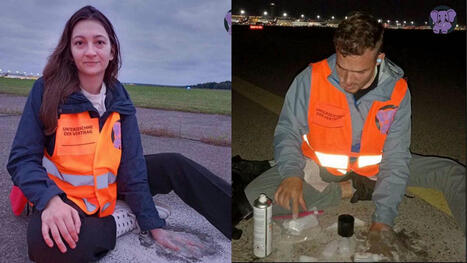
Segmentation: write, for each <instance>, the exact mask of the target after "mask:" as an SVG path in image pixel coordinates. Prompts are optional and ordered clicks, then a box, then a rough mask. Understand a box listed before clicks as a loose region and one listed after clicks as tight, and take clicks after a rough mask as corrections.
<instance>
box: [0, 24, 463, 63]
mask: <svg viewBox="0 0 467 263" xmlns="http://www.w3.org/2000/svg"><path fill="white" fill-rule="evenodd" d="M456 27H459V25H456ZM0 71H2V70H1V69H0Z"/></svg>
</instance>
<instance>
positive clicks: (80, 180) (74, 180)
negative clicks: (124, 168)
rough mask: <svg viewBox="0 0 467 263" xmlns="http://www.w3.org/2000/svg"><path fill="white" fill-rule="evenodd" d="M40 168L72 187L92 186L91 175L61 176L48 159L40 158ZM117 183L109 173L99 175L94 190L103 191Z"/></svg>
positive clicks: (92, 179) (115, 178) (114, 177)
mask: <svg viewBox="0 0 467 263" xmlns="http://www.w3.org/2000/svg"><path fill="white" fill-rule="evenodd" d="M42 166H44V168H45V170H47V173H49V174H51V175H53V176H55V177H58V178H60V179H61V180H62V181H64V182H67V183H69V184H71V185H73V186H83V185H88V186H94V176H93V175H75V174H62V173H60V172H59V171H58V169H57V166H55V164H54V163H53V162H52V161H50V160H49V158H47V157H45V156H44V158H42ZM115 181H117V176H115V175H114V174H113V173H111V172H107V173H105V174H101V175H98V176H96V183H97V185H96V188H97V189H103V188H106V187H108V186H109V184H113V183H115Z"/></svg>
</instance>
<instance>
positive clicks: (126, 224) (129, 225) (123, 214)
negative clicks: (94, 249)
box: [112, 200, 170, 237]
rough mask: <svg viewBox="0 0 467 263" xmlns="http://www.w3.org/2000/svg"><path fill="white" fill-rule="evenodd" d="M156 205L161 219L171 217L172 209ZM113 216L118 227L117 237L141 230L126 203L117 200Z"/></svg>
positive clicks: (157, 203) (160, 204)
mask: <svg viewBox="0 0 467 263" xmlns="http://www.w3.org/2000/svg"><path fill="white" fill-rule="evenodd" d="M155 203H156V209H157V211H158V212H159V217H160V218H161V219H167V218H168V217H169V216H170V208H169V207H168V206H167V205H165V204H162V203H160V202H155ZM112 216H113V217H114V219H115V224H116V226H117V237H119V236H122V235H124V234H126V233H128V232H130V231H132V230H134V229H138V230H139V226H138V222H137V221H136V216H135V214H133V212H132V211H131V209H130V207H129V206H128V204H127V203H126V202H125V201H122V200H117V202H116V204H115V210H114V212H113V214H112ZM138 232H139V231H138Z"/></svg>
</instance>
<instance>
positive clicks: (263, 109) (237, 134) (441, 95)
mask: <svg viewBox="0 0 467 263" xmlns="http://www.w3.org/2000/svg"><path fill="white" fill-rule="evenodd" d="M333 31H334V29H330V28H290V27H289V28H286V27H282V28H281V27H265V29H264V30H262V31H261V30H259V31H253V30H249V29H248V28H247V27H245V26H237V25H234V27H233V36H234V37H233V40H232V52H233V56H232V60H233V62H232V71H233V73H232V74H233V77H232V79H233V93H232V156H235V155H237V154H239V155H241V156H242V157H243V158H244V159H251V160H265V159H273V146H272V142H273V135H274V129H275V126H276V123H277V120H278V113H279V112H280V107H277V106H274V105H276V104H277V102H276V99H270V100H271V101H273V102H274V103H272V104H274V105H268V102H267V100H262V99H260V97H265V96H266V95H265V94H269V95H267V96H268V97H269V98H275V96H277V97H280V98H282V99H283V98H284V97H285V94H286V92H287V90H288V87H289V85H290V83H291V82H292V80H293V78H294V77H295V75H296V74H298V73H299V72H300V71H301V70H303V69H304V68H305V67H306V66H307V65H308V64H309V63H311V62H316V61H319V60H321V59H324V58H326V57H328V56H329V55H331V54H332V53H334V50H333V46H332V35H333ZM384 41H385V44H384V49H383V50H384V52H385V53H386V57H388V58H389V59H391V60H392V61H393V62H395V63H396V64H397V65H399V66H400V67H402V69H403V70H404V72H405V75H406V76H408V84H409V89H410V91H411V95H412V143H411V151H412V152H415V153H420V154H427V155H438V156H444V157H449V158H452V159H455V160H457V161H459V162H461V163H463V164H465V162H466V158H465V149H466V137H465V127H466V125H465V123H466V122H465V120H466V75H465V72H466V67H465V61H466V59H465V58H466V55H465V46H466V45H465V43H466V42H465V31H464V32H455V33H453V34H450V35H442V36H440V35H434V34H433V33H432V32H431V31H416V32H415V31H402V30H388V31H386V33H385V40H384ZM258 90H260V91H258ZM258 94H263V96H258ZM373 210H374V205H373V204H372V203H371V202H359V203H358V205H357V206H356V205H351V204H350V203H349V202H341V205H340V206H339V207H337V208H332V209H330V210H329V211H325V212H327V213H331V214H332V215H334V216H337V214H339V213H343V212H348V213H351V214H353V215H355V216H356V217H357V218H360V219H361V220H363V221H364V222H366V223H368V222H369V219H370V216H371V213H372V212H373ZM399 212H400V213H399V217H398V218H396V226H395V229H397V230H402V229H405V230H408V231H411V232H413V233H415V235H420V236H421V238H420V239H419V240H420V241H422V242H424V243H425V245H427V248H426V252H427V255H426V256H427V258H425V259H426V260H428V261H465V257H466V253H465V244H466V243H465V236H464V235H463V234H462V231H461V230H460V229H459V228H458V227H457V226H456V224H455V222H454V220H453V218H452V217H451V216H448V215H447V214H446V213H444V212H442V211H441V210H439V209H437V208H435V207H434V206H432V205H430V204H429V203H427V202H425V201H424V200H422V199H420V198H418V197H415V198H414V199H407V198H404V200H403V202H402V203H401V206H400V210H399ZM332 215H331V218H327V219H328V220H336V218H332ZM252 222H253V220H252V219H249V220H244V221H242V222H241V223H240V224H239V226H238V227H239V228H240V229H242V230H243V235H242V238H241V239H240V240H234V241H233V242H232V260H233V261H242V262H248V261H275V260H278V261H280V260H285V261H288V260H290V261H293V260H298V257H299V256H300V255H313V254H311V253H313V252H315V253H318V252H319V251H320V249H322V247H319V246H318V247H317V246H315V245H313V242H311V243H306V244H305V245H297V246H295V247H289V249H288V250H287V253H286V254H282V256H283V257H281V255H280V252H281V251H279V250H280V249H279V250H278V249H276V250H274V248H273V255H272V256H271V257H268V258H265V259H262V260H259V259H257V258H255V257H254V256H253V253H252ZM325 225H326V223H325ZM336 235H337V234H334V236H332V235H331V236H328V238H336ZM329 240H330V239H323V240H318V242H322V243H323V242H326V241H329ZM314 242H316V241H314ZM448 244H450V245H448Z"/></svg>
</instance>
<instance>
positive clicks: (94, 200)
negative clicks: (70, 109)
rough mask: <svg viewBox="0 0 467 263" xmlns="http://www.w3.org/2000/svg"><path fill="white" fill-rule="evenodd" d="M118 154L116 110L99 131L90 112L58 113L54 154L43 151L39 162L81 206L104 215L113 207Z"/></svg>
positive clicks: (96, 121) (118, 128) (101, 215)
mask: <svg viewBox="0 0 467 263" xmlns="http://www.w3.org/2000/svg"><path fill="white" fill-rule="evenodd" d="M121 155H122V150H121V126H120V114H119V113H117V112H113V113H111V114H110V115H109V117H108V118H107V120H106V122H105V124H104V126H103V127H102V130H101V131H100V132H99V119H98V118H91V117H90V115H89V112H82V113H74V114H61V115H60V118H59V119H58V125H57V131H56V137H55V148H54V152H53V155H52V156H50V155H49V154H48V153H47V151H45V154H44V158H43V159H42V165H43V166H44V168H45V169H46V170H47V174H48V176H49V177H50V179H52V180H53V181H54V182H55V183H56V184H57V186H58V187H59V188H60V189H62V190H63V191H64V192H65V193H66V195H67V198H68V199H70V200H71V201H73V202H74V203H75V204H76V205H78V206H79V207H80V208H81V210H83V211H84V212H85V213H86V214H88V215H90V214H94V213H96V212H97V211H99V214H98V215H99V217H104V216H108V215H111V214H112V213H113V211H114V208H115V202H116V200H117V183H116V181H117V171H118V167H119V165H120V158H121Z"/></svg>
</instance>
